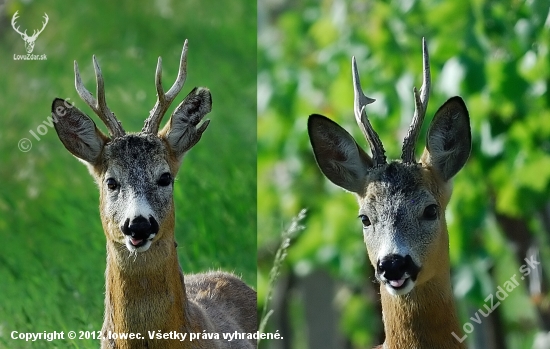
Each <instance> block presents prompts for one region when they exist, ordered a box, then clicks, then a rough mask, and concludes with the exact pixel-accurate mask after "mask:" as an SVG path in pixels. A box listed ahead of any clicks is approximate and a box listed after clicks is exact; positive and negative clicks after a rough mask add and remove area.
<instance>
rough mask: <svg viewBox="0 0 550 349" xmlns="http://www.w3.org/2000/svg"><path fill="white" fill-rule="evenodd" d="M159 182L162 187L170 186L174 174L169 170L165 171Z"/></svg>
mask: <svg viewBox="0 0 550 349" xmlns="http://www.w3.org/2000/svg"><path fill="white" fill-rule="evenodd" d="M157 183H158V185H160V186H161V187H166V186H169V185H170V184H172V175H171V174H170V173H168V172H165V173H163V174H162V175H161V176H160V178H159V180H158V182H157Z"/></svg>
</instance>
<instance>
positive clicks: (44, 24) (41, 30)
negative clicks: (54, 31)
mask: <svg viewBox="0 0 550 349" xmlns="http://www.w3.org/2000/svg"><path fill="white" fill-rule="evenodd" d="M43 18H44V19H45V20H46V21H45V22H42V29H40V30H39V31H38V32H37V31H36V30H34V31H33V32H32V38H36V37H38V35H40V33H42V32H43V31H44V28H46V25H47V24H48V21H49V20H50V18H49V17H48V14H46V13H44V17H43Z"/></svg>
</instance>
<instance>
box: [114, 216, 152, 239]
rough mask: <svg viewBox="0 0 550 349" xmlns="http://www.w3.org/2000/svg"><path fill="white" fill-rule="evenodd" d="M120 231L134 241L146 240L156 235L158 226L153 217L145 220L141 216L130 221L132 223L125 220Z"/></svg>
mask: <svg viewBox="0 0 550 349" xmlns="http://www.w3.org/2000/svg"><path fill="white" fill-rule="evenodd" d="M121 230H122V232H123V233H124V235H128V236H131V237H132V238H134V239H147V238H149V237H150V236H151V235H153V234H156V233H158V230H159V225H158V223H157V221H156V220H155V218H153V217H151V218H149V219H147V218H145V217H143V216H138V217H136V218H134V219H132V221H130V219H126V221H125V222H124V225H123V226H122V229H121Z"/></svg>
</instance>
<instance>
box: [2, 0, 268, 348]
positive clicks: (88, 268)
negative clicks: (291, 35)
mask: <svg viewBox="0 0 550 349" xmlns="http://www.w3.org/2000/svg"><path fill="white" fill-rule="evenodd" d="M16 11H19V19H18V20H17V23H18V25H20V26H21V30H24V29H28V30H27V33H28V34H31V33H32V31H33V29H38V28H40V27H41V23H42V21H43V18H42V16H43V15H44V13H47V15H48V16H49V23H48V25H47V27H46V28H45V29H44V31H43V32H42V33H41V34H40V36H39V37H38V39H37V40H36V46H35V49H34V52H33V54H37V55H40V54H46V55H47V60H45V61H15V60H14V59H13V56H14V54H25V53H26V52H25V47H24V42H23V40H22V39H21V37H20V36H19V35H18V34H17V33H15V31H14V30H13V29H12V28H11V24H10V22H11V18H12V16H13V14H14V13H15V12H16ZM186 38H187V39H189V54H188V78H187V82H186V84H185V86H184V88H183V90H182V92H181V94H180V96H179V97H178V98H177V99H176V102H175V103H174V104H173V106H172V108H171V109H170V111H169V112H168V113H167V115H166V117H165V119H164V120H165V121H166V120H168V117H169V115H170V114H171V112H172V110H173V109H174V108H175V106H176V105H177V104H179V102H180V101H181V100H183V98H184V97H185V95H186V94H187V93H188V92H189V91H190V90H191V89H192V88H193V87H194V86H207V87H209V88H210V90H211V91H212V96H213V109H212V112H211V113H210V114H209V115H208V116H207V117H208V118H210V119H211V120H212V122H211V124H210V126H209V128H208V130H207V131H206V132H205V134H204V136H203V138H202V140H201V141H200V143H199V144H197V146H195V147H194V148H193V149H192V150H191V151H190V152H189V153H188V155H187V156H186V159H185V160H184V163H183V166H182V169H181V171H180V173H179V176H178V178H177V180H176V184H175V187H174V197H175V201H176V202H175V206H176V220H177V221H176V238H177V241H178V242H179V248H178V252H179V256H180V261H181V265H182V268H183V270H184V272H186V273H191V272H199V271H205V270H210V269H223V270H227V271H233V272H235V273H236V274H238V275H242V276H243V278H244V280H245V281H246V282H247V283H248V284H249V285H252V286H254V287H255V285H256V217H257V215H256V4H255V3H254V2H245V1H227V2H225V4H224V5H223V6H218V4H216V6H212V5H208V4H205V2H203V1H199V0H186V1H170V0H157V1H117V2H112V1H106V0H100V1H78V2H72V3H68V2H62V1H47V2H45V1H8V2H7V3H0V52H1V54H0V67H1V68H0V81H1V83H0V110H2V119H1V121H0V124H1V125H2V127H0V240H1V241H2V242H1V243H0V280H1V281H0V348H30V347H32V348H54V347H57V348H97V347H98V345H99V343H98V341H94V340H65V341H56V342H51V343H50V342H45V341H40V342H36V343H33V344H30V343H25V342H22V341H14V340H12V339H11V338H10V334H11V331H13V330H16V331H19V332H42V331H55V330H57V331H65V332H66V331H69V330H75V331H78V330H90V331H94V330H95V331H97V330H100V329H101V324H102V321H103V298H104V271H105V237H104V234H103V230H102V228H101V223H100V219H99V214H98V203H99V201H98V200H99V199H98V196H99V195H98V191H97V188H96V186H95V184H94V182H93V180H92V178H91V176H90V175H89V174H88V173H87V170H86V168H85V166H83V165H82V164H80V163H79V162H78V161H77V160H76V159H75V158H74V157H73V156H71V155H70V154H69V153H68V152H67V151H66V150H65V148H64V147H63V145H62V144H61V142H60V141H59V139H58V137H57V134H56V133H55V130H54V129H53V128H50V127H47V133H46V134H45V135H43V136H40V135H39V134H38V132H37V128H38V127H39V126H40V125H41V124H42V123H43V122H47V118H48V117H49V115H50V108H51V103H52V100H53V99H54V97H60V98H70V99H71V101H72V102H74V103H75V104H76V106H77V107H78V108H80V109H81V110H83V111H85V112H86V113H88V115H90V116H91V117H92V119H94V120H95V121H96V123H97V125H98V127H100V128H102V129H103V130H104V131H105V127H104V126H103V125H102V124H101V122H100V121H99V118H98V117H97V116H95V114H93V112H92V111H91V109H90V108H89V107H88V106H87V105H85V103H84V102H82V101H81V100H80V99H79V97H78V95H77V93H76V91H75V89H74V73H73V61H74V60H77V61H78V63H79V67H80V71H81V74H82V77H83V81H84V84H85V85H86V87H87V88H88V89H89V90H90V91H92V92H93V93H94V94H95V78H94V73H93V66H92V55H93V54H95V55H96V56H97V59H98V61H99V64H100V66H101V69H102V72H103V76H104V79H105V84H106V97H107V103H108V105H109V107H110V108H111V110H113V112H114V113H116V115H117V117H118V118H119V119H120V120H121V122H122V124H123V125H124V128H125V129H126V130H127V131H139V130H141V127H142V126H143V122H144V120H145V118H146V117H147V116H148V113H149V110H151V108H152V107H153V105H154V103H155V101H156V90H155V85H154V74H155V67H156V62H157V58H158V56H162V58H163V81H164V88H165V89H166V90H167V89H168V88H169V87H170V86H171V84H172V83H173V82H174V80H175V78H176V74H177V69H178V62H179V58H180V54H181V49H182V46H183V42H184V40H185V39H186ZM42 129H43V128H42ZM29 130H33V131H34V132H35V134H37V135H38V136H40V141H38V140H36V139H35V138H34V137H33V136H32V135H31V134H30V133H29ZM21 138H28V139H30V140H31V141H32V149H31V150H30V151H28V152H26V153H23V152H21V151H19V150H18V142H19V140H20V139H21Z"/></svg>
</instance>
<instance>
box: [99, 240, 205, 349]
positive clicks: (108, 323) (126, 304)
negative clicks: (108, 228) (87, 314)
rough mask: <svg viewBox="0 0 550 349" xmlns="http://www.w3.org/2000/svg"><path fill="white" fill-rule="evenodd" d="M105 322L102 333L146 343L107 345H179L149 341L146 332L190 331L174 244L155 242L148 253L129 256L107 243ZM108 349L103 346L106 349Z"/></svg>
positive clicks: (177, 343) (119, 341)
mask: <svg viewBox="0 0 550 349" xmlns="http://www.w3.org/2000/svg"><path fill="white" fill-rule="evenodd" d="M105 277H106V283H105V285H106V292H105V320H104V324H103V333H104V335H106V334H107V333H108V331H111V332H116V333H140V334H141V336H142V337H144V339H145V341H140V340H135V339H134V340H128V341H121V340H117V341H116V344H115V343H112V342H111V343H110V344H109V345H111V347H116V348H121V349H122V348H134V347H136V348H137V347H142V348H143V347H147V348H157V346H158V345H160V344H162V347H163V348H169V347H170V345H171V344H173V345H178V346H179V347H182V345H185V344H186V342H187V343H188V341H184V342H179V341H177V340H169V341H164V340H161V341H160V343H159V341H158V340H157V341H154V340H152V341H151V340H149V331H160V332H161V333H170V332H171V331H176V332H178V333H189V332H194V331H195V330H196V329H194V328H193V326H192V325H191V322H190V321H189V317H190V316H189V311H188V301H187V296H186V292H185V284H184V280H183V273H182V272H181V268H180V266H179V262H178V258H177V252H176V245H175V241H174V239H173V234H172V238H170V239H162V240H158V241H156V242H154V243H153V245H151V247H150V249H149V250H147V251H145V252H142V253H137V255H136V254H131V253H130V252H129V251H128V250H127V248H126V247H125V246H124V245H122V244H119V243H116V242H112V241H108V242H107V269H106V272H105ZM109 345H107V347H110V346H109Z"/></svg>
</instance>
